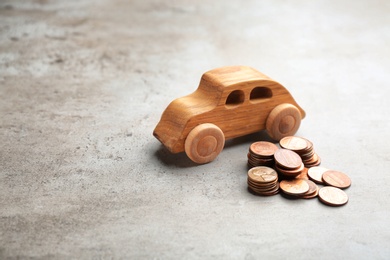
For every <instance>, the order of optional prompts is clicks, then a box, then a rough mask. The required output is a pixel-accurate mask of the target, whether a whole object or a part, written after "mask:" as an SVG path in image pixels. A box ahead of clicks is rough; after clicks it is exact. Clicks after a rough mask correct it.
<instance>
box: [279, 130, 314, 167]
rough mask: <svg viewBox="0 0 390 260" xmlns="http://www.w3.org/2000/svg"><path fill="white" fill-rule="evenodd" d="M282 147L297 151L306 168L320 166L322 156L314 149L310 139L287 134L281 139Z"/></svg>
mask: <svg viewBox="0 0 390 260" xmlns="http://www.w3.org/2000/svg"><path fill="white" fill-rule="evenodd" d="M279 144H280V147H282V148H284V149H288V150H291V151H294V152H296V153H297V154H298V155H299V156H300V157H301V158H302V161H303V163H304V165H305V167H306V168H310V167H313V166H318V165H320V163H321V158H320V157H319V156H318V154H317V153H316V152H315V151H314V148H313V143H312V142H310V141H309V140H307V139H305V138H302V137H297V136H286V137H284V138H282V139H281V140H280V141H279Z"/></svg>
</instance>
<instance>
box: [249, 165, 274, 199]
mask: <svg viewBox="0 0 390 260" xmlns="http://www.w3.org/2000/svg"><path fill="white" fill-rule="evenodd" d="M248 188H249V189H250V190H251V191H252V192H253V193H255V194H258V195H262V196H271V195H275V194H277V193H278V192H279V182H278V174H277V173H276V171H275V170H274V169H272V168H270V167H266V166H257V167H253V168H251V169H250V170H249V171H248Z"/></svg>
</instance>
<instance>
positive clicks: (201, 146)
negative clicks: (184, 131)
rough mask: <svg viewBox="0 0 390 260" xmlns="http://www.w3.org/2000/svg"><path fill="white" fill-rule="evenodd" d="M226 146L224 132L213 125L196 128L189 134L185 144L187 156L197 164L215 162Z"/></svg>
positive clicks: (202, 125)
mask: <svg viewBox="0 0 390 260" xmlns="http://www.w3.org/2000/svg"><path fill="white" fill-rule="evenodd" d="M224 145H225V136H224V134H223V132H222V130H221V129H220V128H219V127H218V126H216V125H213V124H209V123H207V124H201V125H198V126H196V127H195V128H194V129H192V130H191V132H190V133H189V134H188V136H187V139H186V141H185V144H184V150H185V152H186V154H187V156H188V157H189V158H190V159H191V160H192V161H194V162H196V163H200V164H201V163H208V162H211V161H212V160H214V159H215V158H216V157H217V156H218V154H219V153H220V152H221V151H222V149H223V146H224Z"/></svg>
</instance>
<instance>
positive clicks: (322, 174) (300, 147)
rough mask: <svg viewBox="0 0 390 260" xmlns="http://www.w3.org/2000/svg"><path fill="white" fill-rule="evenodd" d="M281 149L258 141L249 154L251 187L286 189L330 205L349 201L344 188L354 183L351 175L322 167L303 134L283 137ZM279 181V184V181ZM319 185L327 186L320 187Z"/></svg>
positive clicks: (255, 190) (294, 195)
mask: <svg viewBox="0 0 390 260" xmlns="http://www.w3.org/2000/svg"><path fill="white" fill-rule="evenodd" d="M279 145H280V147H281V148H282V149H279V148H278V147H277V146H276V145H275V144H273V143H270V142H264V141H261V142H255V143H253V144H252V145H251V146H250V148H249V153H248V166H249V168H250V169H249V171H248V189H249V190H250V191H252V192H253V193H255V194H257V195H263V196H271V195H275V194H277V193H279V190H281V191H282V192H283V194H284V195H285V196H286V197H289V198H303V199H311V198H315V197H317V196H318V197H319V200H320V201H321V202H322V203H324V204H326V205H330V206H341V205H344V204H346V203H347V202H348V195H347V194H346V193H345V192H344V191H343V190H342V189H346V188H348V187H349V186H351V180H350V178H349V177H348V176H347V175H346V174H344V173H342V172H339V171H334V170H329V169H327V168H324V167H319V166H318V165H319V164H320V163H321V159H320V157H319V156H318V155H317V153H316V152H315V151H314V149H313V143H312V142H310V141H309V140H307V139H305V138H302V137H295V136H288V137H285V138H283V139H282V140H280V143H279ZM279 180H281V181H280V183H279ZM317 184H321V185H327V186H325V187H322V188H319V187H318V186H317Z"/></svg>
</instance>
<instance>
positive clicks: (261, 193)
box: [248, 183, 279, 196]
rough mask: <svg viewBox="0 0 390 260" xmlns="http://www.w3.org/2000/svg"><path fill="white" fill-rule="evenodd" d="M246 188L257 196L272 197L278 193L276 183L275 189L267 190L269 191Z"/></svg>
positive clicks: (277, 184)
mask: <svg viewBox="0 0 390 260" xmlns="http://www.w3.org/2000/svg"><path fill="white" fill-rule="evenodd" d="M248 188H249V189H250V190H251V191H252V192H253V193H255V194H257V195H262V196H272V195H275V194H278V193H279V183H276V185H275V187H274V188H273V189H272V190H269V191H262V190H258V189H256V188H253V187H251V186H248Z"/></svg>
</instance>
